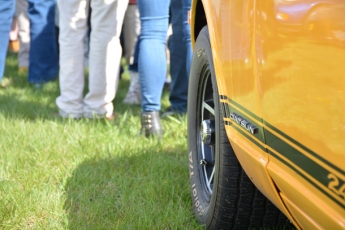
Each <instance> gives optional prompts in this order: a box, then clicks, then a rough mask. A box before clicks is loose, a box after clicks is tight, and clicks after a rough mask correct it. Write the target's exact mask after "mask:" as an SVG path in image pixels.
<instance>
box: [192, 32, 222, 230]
mask: <svg viewBox="0 0 345 230" xmlns="http://www.w3.org/2000/svg"><path fill="white" fill-rule="evenodd" d="M206 64H208V65H209V67H210V71H211V74H212V85H213V98H214V103H215V122H216V127H219V112H218V111H219V96H218V89H217V87H216V86H217V85H216V82H215V77H214V76H215V73H214V65H213V59H212V51H211V47H210V40H209V34H208V29H207V27H204V28H203V29H202V30H201V31H200V33H199V36H198V38H197V41H196V44H195V48H194V53H193V58H192V66H191V72H190V80H189V89H188V165H189V176H190V189H191V196H192V204H193V210H194V214H195V216H196V218H197V220H198V222H200V223H202V224H204V225H206V226H208V225H209V224H210V222H211V220H212V216H213V213H214V211H215V201H216V194H217V185H218V172H219V166H220V164H219V153H218V151H219V148H218V147H217V148H216V157H215V160H216V162H215V167H216V171H215V175H214V176H215V177H214V183H213V185H214V186H213V191H212V195H211V198H210V199H208V196H207V195H206V194H205V191H204V190H203V185H202V182H201V179H202V177H203V176H202V175H201V172H200V167H199V160H200V159H198V156H199V154H200V153H199V151H200V149H199V142H198V138H199V135H198V133H197V132H198V131H199V127H200V124H197V122H198V119H197V116H198V113H200V108H198V104H199V100H200V99H199V97H200V96H201V95H199V90H200V89H199V87H201V85H200V84H201V82H202V80H203V79H201V76H200V75H201V70H202V68H203V66H205V65H206ZM216 132H218V128H216ZM216 135H219V133H216ZM216 146H219V140H218V138H216Z"/></svg>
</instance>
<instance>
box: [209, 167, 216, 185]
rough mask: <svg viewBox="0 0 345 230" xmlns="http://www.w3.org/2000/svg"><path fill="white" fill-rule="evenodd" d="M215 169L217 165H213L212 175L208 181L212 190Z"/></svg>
mask: <svg viewBox="0 0 345 230" xmlns="http://www.w3.org/2000/svg"><path fill="white" fill-rule="evenodd" d="M215 169H216V167H213V168H212V173H211V176H210V178H209V179H208V181H207V187H208V188H209V189H210V191H212V188H211V184H213V183H212V181H213V177H214V171H215Z"/></svg>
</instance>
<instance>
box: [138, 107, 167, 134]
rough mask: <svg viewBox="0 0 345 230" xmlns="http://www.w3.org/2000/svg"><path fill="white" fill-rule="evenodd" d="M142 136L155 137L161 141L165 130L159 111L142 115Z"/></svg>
mask: <svg viewBox="0 0 345 230" xmlns="http://www.w3.org/2000/svg"><path fill="white" fill-rule="evenodd" d="M140 133H141V134H145V136H146V137H150V136H155V137H158V138H159V139H160V138H162V136H163V128H162V125H161V122H160V119H159V111H150V112H143V113H141V132H140Z"/></svg>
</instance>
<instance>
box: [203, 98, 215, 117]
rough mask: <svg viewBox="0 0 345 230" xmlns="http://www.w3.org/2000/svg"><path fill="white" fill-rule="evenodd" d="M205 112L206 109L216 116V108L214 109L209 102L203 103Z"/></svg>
mask: <svg viewBox="0 0 345 230" xmlns="http://www.w3.org/2000/svg"><path fill="white" fill-rule="evenodd" d="M202 107H203V110H204V109H206V110H207V111H208V112H210V113H211V114H212V115H213V116H214V108H212V107H211V106H210V105H209V104H207V102H205V101H204V102H203V103H202Z"/></svg>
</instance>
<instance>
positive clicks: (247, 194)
mask: <svg viewBox="0 0 345 230" xmlns="http://www.w3.org/2000/svg"><path fill="white" fill-rule="evenodd" d="M222 111H223V110H222V109H221V107H220V101H219V94H218V88H217V83H216V78H215V72H214V65H213V59H212V53H211V47H210V40H209V33H208V29H207V26H206V27H204V28H203V29H202V30H201V31H200V33H199V36H198V39H197V41H196V44H195V49H194V54H193V59H192V67H191V74H190V81H189V95H188V150H189V157H188V158H189V159H188V163H189V173H190V188H191V195H192V202H193V210H194V213H195V216H196V218H197V220H198V222H199V223H201V224H203V225H205V228H206V229H251V228H260V227H275V228H277V227H278V228H280V227H282V226H285V225H286V224H287V223H288V222H289V221H288V219H287V218H286V217H285V216H284V215H283V214H282V213H281V212H280V210H278V209H277V208H276V207H275V206H274V205H273V204H272V203H271V202H270V201H269V200H268V199H267V198H266V197H265V196H264V195H263V194H262V193H260V192H259V190H258V189H257V188H256V187H255V186H254V184H253V183H252V182H251V180H250V179H249V178H248V176H247V175H246V173H245V172H244V171H243V169H242V167H241V165H240V164H239V162H238V160H237V158H236V156H235V154H234V152H233V150H232V147H231V146H230V143H229V140H228V137H227V135H226V132H225V127H224V121H223V114H222ZM202 122H204V125H203V126H202V125H201V124H202ZM203 127H204V128H205V127H208V128H209V129H210V130H213V132H211V133H212V135H210V136H207V135H205V132H203V130H202V129H203ZM203 133H204V134H203ZM206 133H207V132H206ZM206 137H211V138H210V139H207V138H206ZM203 138H205V139H207V140H204V141H203ZM212 172H214V174H213V175H214V176H213V177H212Z"/></svg>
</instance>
